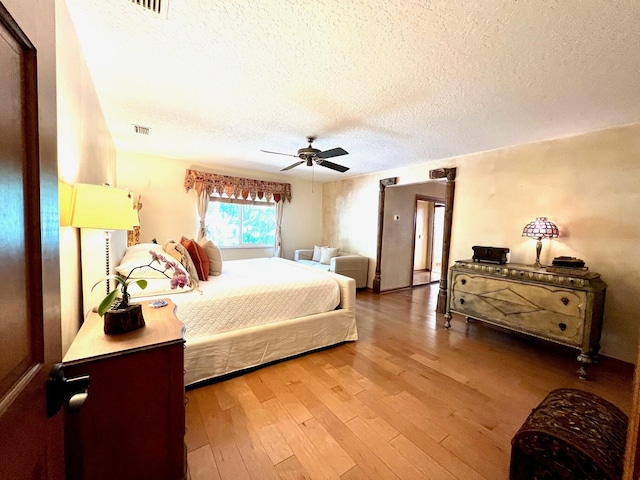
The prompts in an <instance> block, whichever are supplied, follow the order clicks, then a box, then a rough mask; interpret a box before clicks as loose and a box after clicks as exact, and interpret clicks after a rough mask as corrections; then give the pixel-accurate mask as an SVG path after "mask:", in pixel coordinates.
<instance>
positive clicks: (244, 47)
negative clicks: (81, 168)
mask: <svg viewBox="0 0 640 480" xmlns="http://www.w3.org/2000/svg"><path fill="white" fill-rule="evenodd" d="M66 3H67V6H68V9H69V12H70V14H71V18H72V20H73V23H74V25H75V26H76V29H77V33H78V37H79V39H80V43H81V45H82V48H83V50H84V53H85V56H86V59H87V64H88V67H89V71H90V73H91V76H92V78H93V81H94V83H95V88H96V91H97V94H98V97H99V99H100V102H101V104H102V107H103V110H104V114H105V116H106V119H107V123H108V125H109V128H110V129H111V132H112V135H113V139H114V142H115V144H116V148H117V149H118V150H124V151H133V152H141V153H145V154H150V155H159V156H163V157H170V158H177V159H184V160H188V161H191V162H192V163H196V164H200V165H206V164H207V162H212V163H215V164H229V165H232V166H233V167H238V168H248V169H253V170H261V171H268V172H272V173H276V172H278V171H279V169H281V168H283V167H285V166H287V165H289V164H291V163H293V162H294V161H295V159H294V158H287V157H284V156H279V155H269V154H266V153H262V152H260V150H261V149H264V150H271V151H277V152H284V153H291V154H295V153H296V151H297V150H298V149H299V148H302V147H305V146H306V140H305V137H306V136H308V135H317V137H318V139H317V140H316V142H315V143H314V147H317V148H319V149H321V150H327V149H330V148H334V147H342V148H344V149H346V150H347V151H348V152H349V153H350V154H349V155H347V156H343V157H337V158H335V159H332V160H333V161H335V162H336V163H340V164H344V165H346V166H348V167H350V168H351V169H350V170H349V171H348V172H347V173H344V174H342V173H338V172H334V171H332V170H329V169H326V168H321V167H315V179H316V180H321V181H326V180H335V179H338V178H344V177H345V176H349V175H359V174H363V173H369V172H373V171H379V170H386V169H389V168H394V167H398V166H404V165H410V164H416V163H424V162H426V161H429V160H435V159H442V158H447V157H452V156H458V155H463V154H467V153H473V152H478V151H484V150H491V149H495V148H500V147H504V146H509V145H515V144H521V143H528V142H534V141H538V140H543V139H548V138H557V137H562V136H567V135H573V134H578V133H583V132H587V131H592V130H597V129H602V128H607V127H611V126H616V125H622V124H627V123H632V122H637V121H640V29H639V28H638V25H640V1H637V0H625V1H623V0H555V1H553V0H509V1H508V0H477V1H475V2H471V1H469V0H421V1H404V0H403V1H398V0H378V1H373V0H350V1H344V0H296V1H292V0H291V1H284V0H279V1H278V0H263V1H247V0H219V1H214V0H170V3H169V4H168V10H167V11H166V12H165V13H164V14H161V15H158V14H155V13H153V12H150V11H148V10H146V9H144V8H143V7H141V6H138V5H135V4H133V3H132V2H131V1H130V0H66ZM162 3H163V6H165V5H166V4H167V3H168V0H163V2H162ZM133 124H138V125H143V126H147V127H150V128H151V133H150V135H148V136H143V135H138V134H135V133H134V130H133ZM283 175H285V176H303V177H305V178H307V177H310V175H311V169H310V168H309V167H306V166H304V165H302V166H299V167H297V168H294V169H292V170H289V171H287V172H283Z"/></svg>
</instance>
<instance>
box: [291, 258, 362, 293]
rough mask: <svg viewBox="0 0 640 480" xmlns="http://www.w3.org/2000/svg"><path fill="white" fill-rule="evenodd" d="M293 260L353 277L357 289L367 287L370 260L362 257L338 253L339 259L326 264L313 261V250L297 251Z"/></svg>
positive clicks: (332, 259)
mask: <svg viewBox="0 0 640 480" xmlns="http://www.w3.org/2000/svg"><path fill="white" fill-rule="evenodd" d="M293 259H294V260H295V261H296V262H300V263H302V264H305V265H309V266H312V267H315V268H320V269H322V270H327V271H329V272H334V273H338V274H340V275H344V276H346V277H351V278H353V279H354V280H355V281H356V288H365V287H366V286H367V276H368V274H369V259H368V258H367V257H364V256H362V255H358V254H355V253H347V252H338V256H337V257H332V258H331V260H330V263H328V264H324V263H320V262H314V261H313V249H308V250H307V249H301V250H296V251H295V253H294V257H293Z"/></svg>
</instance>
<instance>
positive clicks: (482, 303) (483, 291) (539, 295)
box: [449, 272, 587, 346]
mask: <svg viewBox="0 0 640 480" xmlns="http://www.w3.org/2000/svg"><path fill="white" fill-rule="evenodd" d="M451 282H452V284H451V287H452V288H451V299H450V304H449V305H450V310H451V311H454V312H458V313H461V314H463V315H466V316H469V317H473V318H478V319H481V320H485V321H489V322H491V323H495V324H497V325H502V326H505V327H509V328H513V329H516V330H519V331H523V332H526V333H531V334H533V335H537V336H541V337H544V338H548V339H551V340H555V341H557V342H560V343H563V344H567V345H571V346H580V345H581V343H582V339H583V334H584V325H585V311H586V306H587V294H586V293H585V292H584V291H579V290H571V289H567V288H562V287H557V286H547V285H540V284H531V283H520V282H515V281H512V280H502V279H499V278H492V277H487V276H481V275H473V274H467V273H460V272H454V274H453V276H452V279H451Z"/></svg>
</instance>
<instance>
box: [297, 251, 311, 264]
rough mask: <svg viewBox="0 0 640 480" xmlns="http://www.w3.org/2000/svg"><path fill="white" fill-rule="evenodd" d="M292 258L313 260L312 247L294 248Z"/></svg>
mask: <svg viewBox="0 0 640 480" xmlns="http://www.w3.org/2000/svg"><path fill="white" fill-rule="evenodd" d="M293 259H294V260H295V261H296V262H297V261H298V260H313V249H311V250H296V251H295V252H294V254H293Z"/></svg>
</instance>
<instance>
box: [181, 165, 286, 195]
mask: <svg viewBox="0 0 640 480" xmlns="http://www.w3.org/2000/svg"><path fill="white" fill-rule="evenodd" d="M184 188H185V189H186V190H187V192H188V191H189V190H191V189H192V188H193V189H194V190H195V191H196V192H198V194H200V193H201V192H202V191H203V190H206V191H207V194H209V195H211V194H213V193H214V192H215V193H217V194H218V195H226V196H228V197H229V198H242V199H245V200H247V199H251V200H255V199H256V198H258V199H260V200H262V199H263V198H264V199H266V200H269V201H270V200H272V199H273V201H274V202H276V203H278V202H279V201H280V200H284V199H287V200H288V201H289V202H291V184H290V183H279V182H267V181H264V180H254V179H252V178H242V177H230V176H228V175H218V174H216V173H207V172H199V171H197V170H191V169H187V172H186V174H185V177H184Z"/></svg>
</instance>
